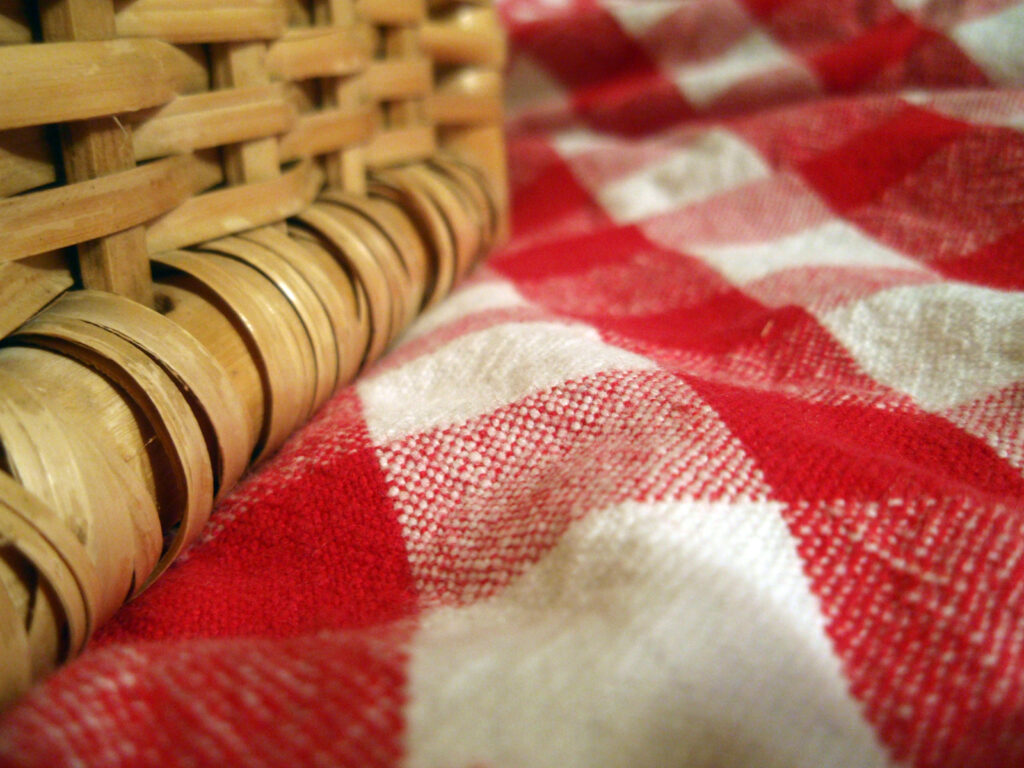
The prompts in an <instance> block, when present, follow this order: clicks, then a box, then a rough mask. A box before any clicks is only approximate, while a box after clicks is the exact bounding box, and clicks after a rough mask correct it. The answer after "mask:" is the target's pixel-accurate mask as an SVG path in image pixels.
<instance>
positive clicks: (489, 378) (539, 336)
mask: <svg viewBox="0 0 1024 768" xmlns="http://www.w3.org/2000/svg"><path fill="white" fill-rule="evenodd" d="M656 367H657V366H656V365H655V364H654V363H653V362H652V361H651V360H649V359H647V358H645V357H641V356H640V355H636V354H633V353H631V352H628V351H626V350H624V349H620V348H619V347H615V346H612V345H611V344H607V343H605V342H604V341H603V340H602V339H601V337H600V334H598V332H597V331H596V330H595V329H593V328H590V327H589V326H584V325H566V324H564V323H558V322H526V323H503V324H501V325H496V326H493V327H491V328H487V329H485V330H482V331H477V332H475V333H468V334H465V335H464V336H460V337H458V338H457V339H455V340H454V341H452V342H450V343H448V344H446V345H444V346H442V347H440V348H439V349H436V350H434V351H432V352H431V353H429V354H426V355H423V356H422V357H418V358H416V359H414V360H411V361H410V362H408V363H406V364H405V365H402V366H400V367H398V368H395V369H390V370H385V371H383V372H382V373H380V374H377V375H375V376H369V377H366V378H363V379H361V380H360V381H359V383H358V385H357V387H358V391H359V397H360V398H361V400H362V402H363V407H364V415H365V417H366V424H367V427H368V428H369V431H370V435H371V437H372V438H373V440H374V441H375V442H376V443H378V444H383V443H385V442H388V441H390V440H395V439H399V438H401V437H404V436H406V435H410V434H413V433H416V432H423V431H425V430H428V429H434V428H438V427H445V426H449V425H454V424H460V423H463V422H465V421H468V420H469V419H471V418H474V417H476V416H479V415H481V414H484V413H487V412H489V411H492V410H494V409H496V408H500V407H501V406H503V405H507V404H508V403H512V402H514V401H516V400H519V399H520V398H523V397H525V396H527V395H529V394H532V393H534V392H539V391H541V390H543V389H546V388H548V387H552V386H555V385H557V384H561V383H562V382H565V381H569V380H571V379H577V378H582V377H584V376H589V375H592V374H595V373H599V372H601V371H610V370H650V369H653V368H656Z"/></svg>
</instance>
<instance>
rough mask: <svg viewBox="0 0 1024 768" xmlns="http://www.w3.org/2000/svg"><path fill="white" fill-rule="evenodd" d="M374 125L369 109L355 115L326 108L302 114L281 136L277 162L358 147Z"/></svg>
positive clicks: (368, 136) (366, 138) (369, 135)
mask: <svg viewBox="0 0 1024 768" xmlns="http://www.w3.org/2000/svg"><path fill="white" fill-rule="evenodd" d="M374 125H375V120H374V116H373V113H372V112H371V111H370V110H369V109H363V110H360V111H359V112H348V111H346V110H342V109H329V110H321V111H319V112H312V113H310V114H308V115H303V116H302V117H300V118H299V120H298V122H297V123H296V124H295V127H294V128H293V129H292V130H291V131H290V132H289V133H287V134H285V135H284V136H283V137H281V144H280V152H281V160H282V162H287V161H289V160H295V159H298V158H300V157H313V156H314V155H322V154H325V153H327V152H337V151H340V150H342V149H345V148H346V147H350V146H352V145H354V144H362V143H363V142H365V141H367V140H368V139H369V138H370V137H371V136H372V135H373V129H374Z"/></svg>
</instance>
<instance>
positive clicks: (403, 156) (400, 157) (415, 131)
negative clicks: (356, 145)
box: [366, 125, 437, 168]
mask: <svg viewBox="0 0 1024 768" xmlns="http://www.w3.org/2000/svg"><path fill="white" fill-rule="evenodd" d="M436 149H437V142H436V140H435V137H434V130H433V128H432V127H430V126H418V125H417V126H412V127H409V128H392V129H391V130H387V131H378V132H377V133H376V135H375V136H374V137H373V140H372V141H371V142H370V143H369V144H368V145H367V146H366V164H367V165H368V166H369V167H371V168H386V167H387V166H390V165H396V164H398V163H408V162H412V161H414V160H424V159H426V158H428V157H430V156H431V155H432V154H434V152H435V151H436Z"/></svg>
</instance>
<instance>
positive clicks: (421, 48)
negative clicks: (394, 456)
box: [0, 0, 507, 702]
mask: <svg viewBox="0 0 1024 768" xmlns="http://www.w3.org/2000/svg"><path fill="white" fill-rule="evenodd" d="M503 57H504V47H503V40H502V36H501V33H500V29H499V27H498V24H497V20H496V17H495V14H494V11H493V9H492V8H491V7H489V5H487V4H486V3H478V2H437V3H433V4H432V5H431V7H430V8H429V9H428V8H427V7H426V6H425V4H424V3H423V0H355V1H354V2H353V0H308V1H304V2H300V1H299V0H289V1H287V2H286V0H234V1H233V2H224V0H173V2H171V1H170V0H117V2H112V1H111V0H53V1H50V2H41V3H38V4H35V3H21V2H17V1H16V0H2V1H0V105H2V106H0V197H2V199H0V235H2V236H0V336H2V337H5V338H4V339H3V343H2V346H0V470H3V471H0V659H2V669H3V672H2V673H0V702H2V701H7V700H10V699H11V698H13V697H14V696H16V695H18V694H19V693H20V692H21V691H23V690H24V689H25V688H26V687H27V686H28V685H29V683H30V682H31V680H32V679H35V678H37V677H39V676H40V675H43V674H45V673H46V672H47V671H49V670H50V669H52V668H53V667H54V666H55V665H56V664H59V663H61V662H63V661H65V660H66V659H68V658H69V657H71V656H73V655H74V654H75V653H77V652H78V651H79V650H80V649H81V648H82V647H83V646H84V644H85V643H86V642H87V640H88V638H89V635H90V634H91V633H92V631H93V630H94V629H95V627H96V626H97V625H98V624H100V623H101V622H102V621H104V620H105V619H106V618H108V617H109V616H110V615H111V613H113V611H114V610H116V608H117V607H118V605H120V604H121V603H122V602H123V601H124V600H125V599H126V598H128V597H131V596H133V595H135V594H138V592H139V591H141V590H142V589H143V588H144V587H145V586H146V585H147V584H149V583H150V582H151V581H152V580H153V578H155V577H156V576H157V575H158V574H159V573H160V572H162V570H163V569H164V568H166V567H167V565H168V564H169V563H170V562H171V561H172V560H173V559H174V557H175V555H176V554H177V553H178V552H180V551H181V549H182V548H183V547H184V546H186V545H187V544H188V543H189V542H190V541H191V540H192V539H193V538H194V537H195V535H196V534H197V533H198V531H199V530H200V529H201V527H202V525H203V523H204V522H205V520H206V518H207V516H208V515H209V512H210V509H211V507H212V504H213V501H214V499H215V498H216V497H217V496H219V495H220V494H223V493H224V492H226V491H227V490H228V489H229V488H230V487H231V486H232V485H233V484H234V483H235V482H236V481H237V479H238V478H239V476H240V475H241V473H242V472H243V471H244V470H245V468H246V467H247V466H248V465H249V463H250V462H251V461H253V460H258V459H259V458H261V457H263V456H265V455H267V454H268V453H269V452H271V451H273V450H274V449H276V448H277V447H278V446H279V445H280V444H281V442H282V441H283V440H284V439H285V438H286V437H287V436H288V434H289V433H290V432H292V431H293V430H294V429H295V428H296V427H297V426H298V425H299V424H301V423H302V422H303V421H304V420H305V419H307V418H308V417H309V416H310V415H311V414H312V413H313V411H314V410H315V409H316V408H317V407H319V405H321V404H322V403H323V402H324V401H325V400H326V398H327V397H328V396H329V395H330V394H331V393H332V392H333V391H334V389H335V388H336V387H337V386H339V385H340V384H342V383H344V382H346V381H348V380H350V379H351V377H352V376H354V375H355V374H356V373H357V372H358V370H359V369H360V367H362V366H364V365H365V364H366V363H368V362H370V361H372V360H374V359H376V357H378V356H379V355H380V354H381V353H382V352H383V351H384V350H385V348H386V347H387V346H388V344H389V343H390V342H391V341H392V340H393V339H394V338H395V337H396V336H397V335H398V334H399V333H400V332H401V330H402V329H403V328H404V327H405V326H406V325H407V324H408V323H409V322H410V321H411V320H412V318H413V317H414V316H415V314H416V313H417V312H419V311H420V309H422V308H423V307H424V306H428V305H430V304H432V303H434V302H436V301H437V300H439V299H440V298H442V297H443V296H444V295H445V294H446V293H447V292H448V291H449V290H450V289H451V287H452V285H453V284H454V283H455V282H456V281H457V280H458V279H459V278H460V277H461V276H462V275H464V274H465V272H466V271H467V270H468V269H469V268H470V267H471V266H472V264H473V263H474V262H475V261H476V260H478V259H479V258H480V257H481V256H482V255H483V254H484V253H485V252H486V251H487V250H488V249H489V248H490V247H491V246H492V245H493V244H494V243H495V242H496V241H498V240H499V239H501V238H502V237H503V236H504V233H505V232H506V230H507V216H506V206H507V199H506V190H505V175H504V149H503V143H502V132H501V122H500V121H501V76H500V70H501V66H502V64H503ZM81 289H85V290H81Z"/></svg>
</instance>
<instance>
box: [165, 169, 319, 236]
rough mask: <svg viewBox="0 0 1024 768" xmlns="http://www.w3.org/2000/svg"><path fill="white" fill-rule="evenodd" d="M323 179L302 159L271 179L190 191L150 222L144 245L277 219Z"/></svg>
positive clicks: (303, 202) (301, 203)
mask: <svg viewBox="0 0 1024 768" xmlns="http://www.w3.org/2000/svg"><path fill="white" fill-rule="evenodd" d="M322 182H323V175H322V173H321V172H320V170H319V169H318V168H317V167H316V166H314V165H313V164H312V163H311V162H310V161H308V160H306V161H303V162H302V163H300V164H299V165H297V166H296V167H295V168H293V169H291V170H290V171H287V172H286V173H284V174H282V175H281V176H279V177H278V178H276V179H271V180H269V181H262V182H256V183H253V184H244V185H242V186H238V187H228V188H227V189H220V190H217V191H215V192H208V193H207V194H205V195H199V196H198V197H193V198H191V199H190V200H188V201H187V202H185V203H184V204H182V205H181V206H179V207H178V208H176V209H175V210H173V211H171V212H170V213H168V214H166V215H164V216H162V217H161V218H159V219H157V220H156V221H154V222H153V223H152V224H151V225H150V226H149V228H148V230H147V232H146V240H147V243H148V245H149V251H150V253H162V252H163V251H169V250H171V249H174V248H182V247H184V246H186V245H192V244H194V243H199V242H203V241H205V240H212V239H214V238H217V237H223V236H224V235H231V234H234V233H236V232H242V231H244V230H247V229H252V228H253V227H258V226H262V225H264V224H271V223H274V222H278V221H280V220H281V219H284V218H287V217H288V216H292V215H294V214H295V213H297V212H298V211H300V210H302V209H303V208H304V207H305V206H307V205H309V203H311V202H312V201H313V199H314V198H315V197H316V194H317V192H318V191H319V190H320V186H321V184H322Z"/></svg>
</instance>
